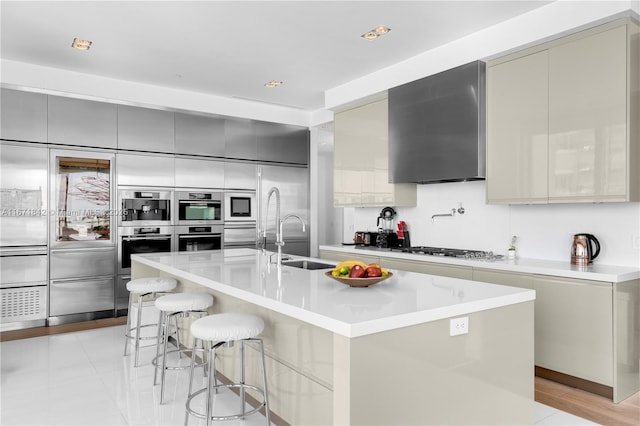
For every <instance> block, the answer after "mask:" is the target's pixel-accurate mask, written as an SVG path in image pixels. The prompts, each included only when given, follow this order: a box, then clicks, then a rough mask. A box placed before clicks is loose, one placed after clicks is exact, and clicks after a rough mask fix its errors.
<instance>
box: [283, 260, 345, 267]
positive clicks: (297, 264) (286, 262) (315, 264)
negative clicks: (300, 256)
mask: <svg viewBox="0 0 640 426" xmlns="http://www.w3.org/2000/svg"><path fill="white" fill-rule="evenodd" d="M282 264H283V265H285V266H293V267H294V268H300V269H333V268H335V265H331V264H329V263H320V262H314V261H313V260H284V261H282Z"/></svg>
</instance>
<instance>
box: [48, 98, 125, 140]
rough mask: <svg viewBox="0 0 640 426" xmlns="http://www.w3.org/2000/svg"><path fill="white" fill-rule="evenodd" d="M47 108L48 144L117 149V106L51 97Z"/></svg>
mask: <svg viewBox="0 0 640 426" xmlns="http://www.w3.org/2000/svg"><path fill="white" fill-rule="evenodd" d="M47 107H48V113H47V119H48V121H47V122H48V126H47V128H48V132H47V137H48V139H47V141H48V142H49V143H59V144H65V145H78V146H91V147H100V148H117V146H118V114H117V106H116V104H111V103H106V102H96V101H88V100H84V99H75V98H66V97H62V96H51V95H49V97H48V103H47Z"/></svg>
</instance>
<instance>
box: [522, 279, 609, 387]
mask: <svg viewBox="0 0 640 426" xmlns="http://www.w3.org/2000/svg"><path fill="white" fill-rule="evenodd" d="M533 287H534V290H535V291H536V303H535V318H536V321H535V322H536V324H535V325H536V327H535V334H536V338H535V341H536V355H535V359H536V365H538V366H540V367H543V368H548V369H550V370H555V371H559V372H562V373H565V374H569V375H572V376H576V377H580V378H582V379H586V380H591V381H593V382H596V383H601V384H604V385H607V386H613V286H612V284H611V283H603V282H600V281H585V280H575V279H568V278H559V277H548V276H547V277H542V276H535V277H534V280H533Z"/></svg>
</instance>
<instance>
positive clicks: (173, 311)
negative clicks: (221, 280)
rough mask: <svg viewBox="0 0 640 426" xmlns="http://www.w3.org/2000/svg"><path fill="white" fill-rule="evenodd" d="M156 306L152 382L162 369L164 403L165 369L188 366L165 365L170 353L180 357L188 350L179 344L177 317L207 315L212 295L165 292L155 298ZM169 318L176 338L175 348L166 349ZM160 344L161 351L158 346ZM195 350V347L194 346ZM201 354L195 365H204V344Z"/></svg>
mask: <svg viewBox="0 0 640 426" xmlns="http://www.w3.org/2000/svg"><path fill="white" fill-rule="evenodd" d="M155 305H156V308H157V309H158V310H159V311H160V318H159V319H158V336H159V337H158V342H157V344H156V356H155V358H153V360H152V361H151V363H152V364H153V366H154V367H155V371H154V373H153V384H154V385H156V384H158V370H159V369H162V374H161V380H160V381H161V386H160V404H164V382H165V375H166V372H167V370H185V369H187V368H189V364H185V365H172V366H169V365H167V357H168V356H169V354H171V353H178V356H179V357H180V358H182V354H183V353H186V352H188V350H187V349H183V348H182V347H181V346H182V345H181V344H180V332H179V328H178V317H181V318H188V317H189V316H191V315H196V316H199V317H203V316H206V315H208V312H207V308H209V307H210V306H212V305H213V296H212V295H210V294H208V293H174V294H167V295H166V296H162V297H159V298H157V299H156V302H155ZM171 318H173V320H174V325H175V333H174V334H173V335H174V336H175V339H176V349H172V350H167V346H168V341H169V337H170V332H169V327H170V322H171ZM161 346H162V348H163V349H162V351H161V350H160V347H161ZM194 350H195V348H194ZM200 352H201V353H202V354H203V361H202V362H201V363H198V364H197V366H198V367H200V366H204V364H205V363H204V359H206V358H204V355H205V354H206V352H205V350H204V346H202V349H200Z"/></svg>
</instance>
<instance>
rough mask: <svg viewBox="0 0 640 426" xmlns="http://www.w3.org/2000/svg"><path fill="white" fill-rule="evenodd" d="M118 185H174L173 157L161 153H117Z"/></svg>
mask: <svg viewBox="0 0 640 426" xmlns="http://www.w3.org/2000/svg"><path fill="white" fill-rule="evenodd" d="M116 158H117V162H118V186H120V185H129V186H141V187H145V186H151V187H157V186H160V187H171V188H172V187H174V186H175V164H174V157H173V156H168V155H161V154H153V155H152V154H145V155H140V154H124V153H118V154H117V157H116Z"/></svg>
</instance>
